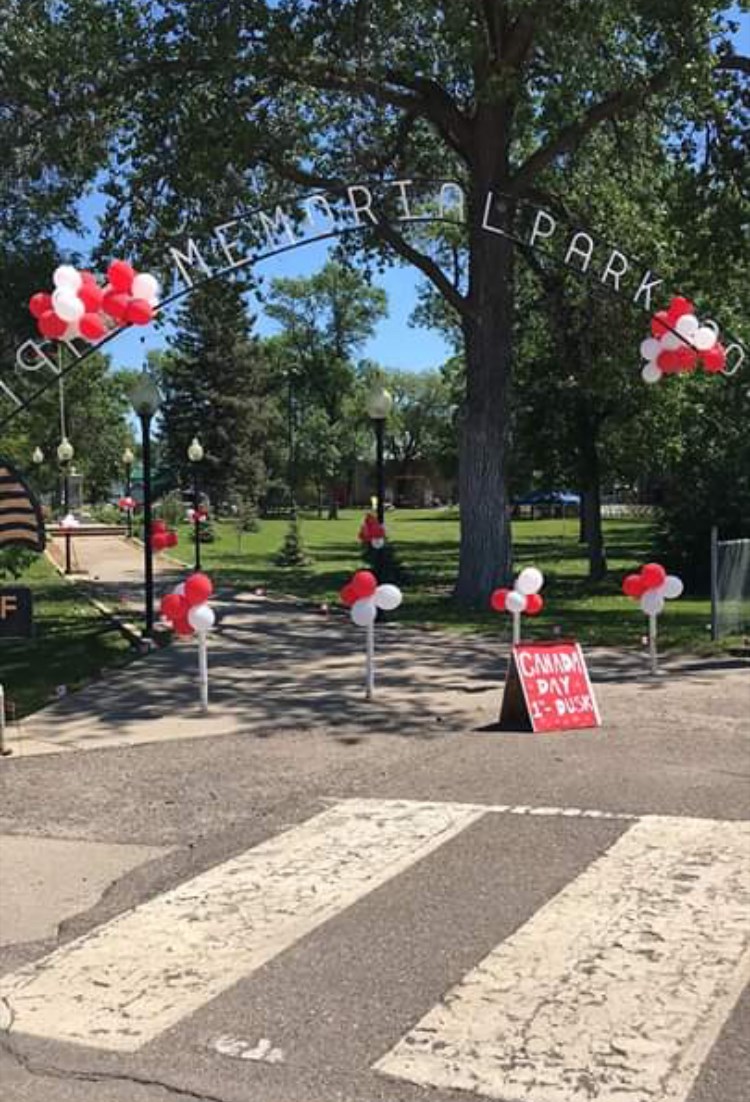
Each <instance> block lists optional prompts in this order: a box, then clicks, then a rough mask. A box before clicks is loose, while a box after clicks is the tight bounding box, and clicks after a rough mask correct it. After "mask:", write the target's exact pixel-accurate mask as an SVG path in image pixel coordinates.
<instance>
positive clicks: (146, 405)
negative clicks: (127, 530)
mask: <svg viewBox="0 0 750 1102" xmlns="http://www.w3.org/2000/svg"><path fill="white" fill-rule="evenodd" d="M130 402H131V405H132V406H133V409H134V410H135V412H136V415H137V417H138V419H139V421H140V422H141V434H142V441H143V568H144V569H143V573H144V580H145V586H146V630H145V633H144V634H145V635H146V638H150V636H151V634H152V632H153V629H154V552H153V548H152V547H151V420H152V418H153V417H154V415H155V414H156V413H157V411H158V409H159V406H160V405H161V394H160V393H159V388H158V387H157V385H156V383H155V382H154V380H153V379H152V378H151V376H150V375H149V374H148V372H146V371H142V372H141V374H140V376H139V378H138V381H137V382H136V384H135V386H134V387H133V390H132V391H131V394H130Z"/></svg>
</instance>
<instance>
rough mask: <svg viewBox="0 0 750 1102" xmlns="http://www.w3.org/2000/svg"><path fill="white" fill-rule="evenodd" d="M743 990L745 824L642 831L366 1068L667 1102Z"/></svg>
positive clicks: (525, 1092)
mask: <svg viewBox="0 0 750 1102" xmlns="http://www.w3.org/2000/svg"><path fill="white" fill-rule="evenodd" d="M748 980H750V823H747V822H744V823H740V822H715V821H711V820H699V819H676V818H656V817H655V818H651V817H647V818H644V819H643V820H642V821H640V822H639V823H637V824H636V825H635V826H633V827H631V828H630V829H629V830H628V831H627V833H626V834H624V835H623V836H622V837H621V838H620V839H619V840H618V841H617V842H616V843H615V844H614V845H613V846H612V847H611V849H610V850H609V851H608V852H607V853H606V854H604V856H602V857H601V858H599V859H598V860H597V861H595V862H594V863H593V864H592V865H590V866H589V868H588V869H586V871H585V872H584V873H582V874H581V875H580V876H579V877H577V879H576V880H574V881H572V882H571V883H570V884H568V885H567V887H565V888H564V889H563V890H562V891H561V892H560V893H559V894H558V895H557V896H555V897H554V898H553V899H552V900H550V901H549V902H548V903H547V904H546V905H545V906H544V907H543V908H542V909H541V910H539V911H537V913H536V914H535V915H534V916H533V917H532V918H531V919H530V920H529V921H528V922H527V923H526V924H525V925H524V926H522V927H521V928H520V929H519V930H518V931H517V932H516V933H515V934H513V935H512V936H511V937H510V938H509V939H508V940H507V941H505V942H503V943H502V944H501V945H499V946H498V947H497V948H496V949H495V950H493V952H492V953H490V955H489V956H488V957H486V958H485V960H484V961H482V963H481V964H480V965H479V966H478V967H477V968H475V969H474V970H473V971H471V972H470V973H468V975H467V976H465V977H464V979H463V980H462V981H461V983H459V984H458V986H457V987H455V988H454V989H453V990H452V991H451V992H450V993H449V994H448V995H447V996H446V998H445V1000H444V1001H443V1002H442V1003H440V1004H439V1005H438V1006H436V1007H434V1008H433V1009H432V1010H431V1011H430V1012H429V1013H428V1014H427V1015H426V1016H425V1017H424V1018H423V1019H422V1020H421V1021H420V1022H419V1023H418V1024H417V1026H416V1027H415V1028H414V1029H413V1030H412V1031H411V1032H410V1033H409V1034H407V1035H406V1036H405V1037H404V1038H402V1040H401V1041H400V1042H399V1043H398V1044H397V1045H396V1047H395V1048H394V1049H392V1050H391V1051H390V1052H389V1053H387V1054H386V1055H385V1056H384V1057H383V1058H382V1059H381V1060H380V1061H379V1062H378V1063H377V1064H376V1068H377V1069H378V1070H379V1071H381V1072H384V1073H385V1074H387V1075H391V1076H396V1077H398V1078H401V1079H407V1080H409V1081H411V1082H414V1083H418V1084H420V1085H429V1086H433V1087H440V1088H446V1089H459V1090H461V1089H463V1090H470V1091H474V1092H476V1093H479V1094H484V1095H488V1096H489V1097H491V1098H502V1099H513V1100H514V1102H590V1099H592V1098H595V1099H596V1102H626V1100H627V1102H645V1100H646V1099H653V1100H654V1102H683V1100H684V1099H685V1098H686V1096H687V1095H688V1093H689V1091H690V1088H691V1086H692V1083H693V1081H694V1079H695V1077H696V1075H697V1074H698V1071H699V1070H700V1067H701V1064H702V1063H703V1061H704V1060H705V1058H706V1056H707V1055H708V1052H709V1050H710V1048H711V1045H712V1044H713V1043H714V1041H715V1039H716V1037H717V1035H718V1033H719V1030H720V1029H721V1027H722V1025H723V1023H724V1022H725V1021H726V1019H727V1017H728V1015H729V1014H730V1013H731V1011H732V1008H733V1006H734V1004H735V1002H736V1001H737V999H738V998H739V996H740V993H741V992H742V989H743V987H744V986H745V984H746V983H747V982H748Z"/></svg>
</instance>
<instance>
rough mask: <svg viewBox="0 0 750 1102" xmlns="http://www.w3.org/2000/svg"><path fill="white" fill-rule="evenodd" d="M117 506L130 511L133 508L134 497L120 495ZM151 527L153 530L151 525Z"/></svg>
mask: <svg viewBox="0 0 750 1102" xmlns="http://www.w3.org/2000/svg"><path fill="white" fill-rule="evenodd" d="M117 507H118V509H122V510H123V511H125V512H131V511H132V510H134V509H135V498H134V497H129V496H128V497H121V498H120V500H119V501H118V502H117ZM151 527H152V532H153V525H152V526H151Z"/></svg>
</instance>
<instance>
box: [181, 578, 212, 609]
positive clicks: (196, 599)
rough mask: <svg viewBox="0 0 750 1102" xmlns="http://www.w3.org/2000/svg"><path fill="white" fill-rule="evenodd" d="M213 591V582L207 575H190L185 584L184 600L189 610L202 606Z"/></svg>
mask: <svg viewBox="0 0 750 1102" xmlns="http://www.w3.org/2000/svg"><path fill="white" fill-rule="evenodd" d="M213 591H214V586H213V582H212V581H211V579H210V578H209V576H208V575H207V574H191V575H190V577H189V578H188V579H187V580H186V582H185V600H186V601H187V603H188V607H189V608H193V607H194V606H195V605H202V604H203V602H204V601H207V600H208V598H209V597H210V596H211V594H212V593H213Z"/></svg>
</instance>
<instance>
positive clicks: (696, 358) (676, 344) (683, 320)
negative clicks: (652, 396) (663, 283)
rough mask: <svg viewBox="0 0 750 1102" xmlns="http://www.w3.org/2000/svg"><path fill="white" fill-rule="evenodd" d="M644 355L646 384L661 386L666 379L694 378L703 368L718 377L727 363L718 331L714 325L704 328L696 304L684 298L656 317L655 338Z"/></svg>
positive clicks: (645, 344) (648, 342) (645, 343)
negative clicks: (683, 376) (690, 375)
mask: <svg viewBox="0 0 750 1102" xmlns="http://www.w3.org/2000/svg"><path fill="white" fill-rule="evenodd" d="M641 355H642V356H643V358H644V360H646V363H645V364H644V366H643V368H642V370H641V377H642V379H643V381H644V382H646V383H658V381H659V379H661V377H662V375H679V374H682V373H686V374H690V373H691V372H693V371H695V369H696V368H697V367H698V365H699V364H700V365H701V366H702V367H703V370H704V371H707V372H708V373H709V374H716V373H717V372H719V371H723V370H724V367H725V365H726V362H727V353H726V349H725V348H724V346H723V344H721V343H720V342H719V331H718V327H717V326H716V325H715V323H714V322H707V323H706V324H705V325H701V323H700V322H699V321H698V318H697V317H696V316H695V308H694V307H693V304H692V302H690V301H689V300H688V299H686V298H682V297H681V296H678V297H676V298H673V299H672V301H671V302H670V304H669V307H668V308H667V309H666V310H658V311H657V313H655V314H654V316H653V317H652V319H651V336H650V337H647V338H646V340H645V341H643V342H642V343H641Z"/></svg>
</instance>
